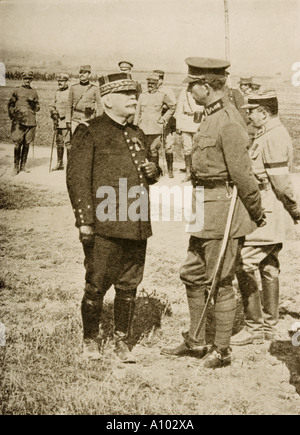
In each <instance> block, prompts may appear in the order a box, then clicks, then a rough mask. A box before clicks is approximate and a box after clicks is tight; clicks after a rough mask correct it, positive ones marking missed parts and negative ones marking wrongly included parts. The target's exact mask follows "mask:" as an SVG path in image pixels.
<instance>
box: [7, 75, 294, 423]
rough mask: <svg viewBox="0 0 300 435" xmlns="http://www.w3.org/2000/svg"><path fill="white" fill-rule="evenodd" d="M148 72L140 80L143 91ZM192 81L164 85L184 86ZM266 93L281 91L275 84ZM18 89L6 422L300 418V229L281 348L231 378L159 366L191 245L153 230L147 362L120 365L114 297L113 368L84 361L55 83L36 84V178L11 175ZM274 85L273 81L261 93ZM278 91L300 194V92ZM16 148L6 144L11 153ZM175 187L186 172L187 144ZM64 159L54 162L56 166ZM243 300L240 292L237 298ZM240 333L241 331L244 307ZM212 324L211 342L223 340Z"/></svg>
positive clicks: (107, 323) (252, 353)
mask: <svg viewBox="0 0 300 435" xmlns="http://www.w3.org/2000/svg"><path fill="white" fill-rule="evenodd" d="M145 77H146V75H145V74H140V75H139V74H137V75H136V79H138V80H140V81H141V82H142V83H143V85H145ZM183 77H184V76H182V75H171V74H170V75H168V74H167V76H166V85H168V86H171V87H173V88H174V91H175V92H176V93H177V94H178V93H179V91H180V87H178V86H176V84H177V83H181V82H182V80H183ZM263 80H266V81H267V82H268V83H267V82H266V85H269V84H270V85H272V84H273V83H272V80H273V81H275V79H272V78H268V79H263V78H262V79H261V82H262V83H263ZM16 84H17V83H16V82H8V83H7V87H5V88H3V87H2V88H0V229H1V231H0V321H1V322H3V323H4V324H5V326H6V335H7V343H6V346H5V347H1V346H0V415H1V414H2V415H18V414H27V415H32V414H34V415H37V414H42V415H47V414H61V415H67V414H75V415H81V414H106V415H118V414H119V415H120V414H121V415H124V414H133V415H143V414H145V415H155V414H158V415H161V414H167V415H176V414H177V415H187V414H191V415H202V414H240V415H247V414H260V415H261V414H276V415H279V414H286V415H291V414H296V415H300V347H293V346H292V344H291V340H290V337H289V335H288V332H287V330H288V328H289V327H290V326H291V325H292V324H293V323H294V322H296V321H299V319H300V290H299V277H300V266H299V253H300V240H299V238H297V237H295V234H294V232H293V226H292V224H291V220H290V219H289V218H288V217H287V218H286V225H287V242H286V244H285V247H284V250H283V251H282V253H281V255H280V259H281V269H282V271H281V310H280V322H279V325H278V335H277V337H276V341H275V342H274V343H272V344H270V342H266V343H265V344H263V345H259V346H246V347H243V348H234V352H233V357H234V360H233V364H232V366H231V367H228V368H226V369H220V370H216V371H213V372H211V371H206V370H204V371H199V370H197V369H195V368H190V367H188V363H189V361H190V359H189V358H181V359H172V358H167V357H162V356H160V349H161V348H162V347H163V346H165V345H166V344H170V343H172V344H173V343H178V342H180V341H181V336H180V333H181V331H184V330H186V328H187V325H188V309H187V303H186V297H185V292H184V288H183V286H182V284H181V282H180V280H179V268H180V265H181V264H182V262H183V261H184V259H185V256H186V250H187V245H188V236H187V234H186V233H185V231H184V230H185V228H184V223H182V222H164V223H162V222H154V223H153V233H154V235H153V237H152V238H151V239H150V240H149V245H148V254H147V260H146V268H145V278H144V281H143V283H142V285H141V286H140V288H139V292H138V299H137V308H136V312H135V318H134V324H133V339H132V344H135V348H134V353H135V355H136V356H137V358H138V364H137V365H134V366H125V365H120V364H118V363H117V362H116V361H115V359H114V357H113V352H112V349H113V344H112V325H113V317H112V312H113V297H114V292H113V290H112V289H111V290H110V291H109V292H108V294H107V297H106V299H105V310H104V315H103V329H104V330H105V332H106V334H107V337H108V340H107V342H106V345H105V349H104V354H103V359H102V360H101V361H100V362H98V363H97V362H93V363H87V362H86V361H84V360H83V359H82V358H81V343H82V327H81V318H80V302H81V298H82V289H83V285H84V268H83V264H82V262H83V253H82V248H81V245H80V243H79V240H78V232H77V230H76V228H75V227H74V217H73V212H72V209H71V206H70V204H69V199H68V195H67V192H66V186H65V172H64V171H60V172H57V173H55V172H52V173H49V172H48V165H49V156H50V145H51V139H52V121H51V119H50V117H49V109H48V107H49V104H50V103H51V101H52V98H53V95H54V92H55V89H56V83H55V82H53V83H49V82H35V83H34V86H35V87H36V88H37V90H38V92H39V95H40V101H41V112H40V113H39V114H38V123H39V128H38V131H37V137H36V148H35V158H34V159H33V158H32V150H30V153H29V159H28V167H29V168H30V170H31V173H30V174H24V173H22V174H19V175H18V176H17V177H11V175H10V173H11V169H12V162H13V146H12V145H9V143H11V140H10V134H9V129H10V122H9V119H8V115H7V109H6V106H7V101H8V98H9V95H10V93H11V91H12V88H13V87H15V85H16ZM263 84H265V83H263ZM275 87H276V88H277V90H278V95H279V101H280V107H281V110H280V111H281V119H282V121H283V122H284V124H285V125H286V126H287V128H288V129H289V132H290V134H291V136H292V138H293V144H294V150H295V161H294V167H293V170H294V172H295V173H294V174H293V180H294V184H295V187H296V188H297V190H298V196H300V174H298V173H296V172H299V169H300V124H299V119H300V99H299V96H300V89H298V88H293V87H292V86H291V84H289V83H285V84H283V85H282V86H279V84H278V83H277V86H275ZM4 143H5V144H6V145H5V144H4ZM177 150H178V152H177V161H176V163H175V178H174V179H173V180H169V179H168V178H165V177H164V178H162V179H161V180H160V183H161V184H167V185H169V186H171V185H175V184H180V185H182V184H181V180H182V178H183V175H182V174H180V172H179V168H180V167H182V166H183V164H182V163H181V162H180V161H179V160H180V152H179V147H178V144H177ZM55 159H56V156H54V161H56V160H55ZM237 296H238V298H239V294H238V291H237ZM238 307H239V308H238V313H237V317H236V324H235V331H234V332H238V331H239V330H240V329H241V326H242V319H243V310H242V305H241V301H240V298H239V304H238ZM213 330H214V326H213V321H212V313H210V314H209V326H208V328H207V338H208V340H209V341H211V339H212V335H213Z"/></svg>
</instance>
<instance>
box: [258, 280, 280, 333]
mask: <svg viewBox="0 0 300 435" xmlns="http://www.w3.org/2000/svg"><path fill="white" fill-rule="evenodd" d="M261 282H262V294H263V312H264V331H265V339H266V340H273V339H274V338H275V332H276V329H275V327H276V325H277V323H278V320H279V278H278V276H274V277H272V276H271V275H270V274H264V275H262V277H261Z"/></svg>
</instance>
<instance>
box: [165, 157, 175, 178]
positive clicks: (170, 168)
mask: <svg viewBox="0 0 300 435" xmlns="http://www.w3.org/2000/svg"><path fill="white" fill-rule="evenodd" d="M173 160H174V155H173V153H166V161H167V167H168V174H169V178H174V174H173Z"/></svg>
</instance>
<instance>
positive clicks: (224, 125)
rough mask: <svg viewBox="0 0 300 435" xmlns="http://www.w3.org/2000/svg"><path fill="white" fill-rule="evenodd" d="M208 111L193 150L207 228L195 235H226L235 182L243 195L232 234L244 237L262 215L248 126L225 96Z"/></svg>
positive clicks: (235, 236)
mask: <svg viewBox="0 0 300 435" xmlns="http://www.w3.org/2000/svg"><path fill="white" fill-rule="evenodd" d="M204 113H205V116H204V119H203V121H202V123H201V124H200V127H199V130H198V132H197V133H196V134H195V136H194V144H193V150H192V173H193V179H194V181H195V180H197V184H198V185H199V186H204V228H203V230H202V231H201V232H197V233H194V234H193V235H194V236H196V237H199V238H204V239H221V238H223V236H224V231H225V225H226V220H227V215H228V210H229V205H230V193H231V188H230V187H229V186H230V184H231V183H232V184H234V185H236V186H237V189H238V196H239V199H238V202H237V206H236V210H235V215H234V219H233V224H232V231H231V237H234V238H239V237H243V236H245V235H246V234H249V233H251V232H252V231H253V230H254V229H255V228H256V225H255V224H254V222H256V221H258V220H259V219H260V218H261V216H262V208H261V198H260V191H259V189H258V184H257V182H256V179H255V176H254V174H253V171H252V165H251V160H250V158H249V155H248V152H247V146H248V143H249V137H248V135H247V133H246V127H245V124H244V122H243V120H242V118H241V116H240V114H239V112H238V111H237V110H236V108H235V107H234V106H233V105H232V104H230V103H229V104H224V105H223V102H222V100H219V101H217V102H216V103H214V104H213V105H211V106H207V107H206V108H205V112H204ZM226 182H228V183H229V186H228V187H226ZM249 215H250V217H249ZM250 218H251V219H250ZM253 221H254V222H253Z"/></svg>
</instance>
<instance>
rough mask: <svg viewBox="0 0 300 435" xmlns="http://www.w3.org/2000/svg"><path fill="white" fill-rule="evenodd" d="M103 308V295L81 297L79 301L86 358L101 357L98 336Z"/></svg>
mask: <svg viewBox="0 0 300 435" xmlns="http://www.w3.org/2000/svg"><path fill="white" fill-rule="evenodd" d="M102 308H103V297H100V298H98V299H96V300H90V299H88V298H87V297H86V296H84V297H83V300H82V303H81V316H82V324H83V353H84V356H86V357H87V358H88V359H99V358H100V357H101V354H100V347H101V339H100V338H99V326H100V319H101V313H102Z"/></svg>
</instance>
